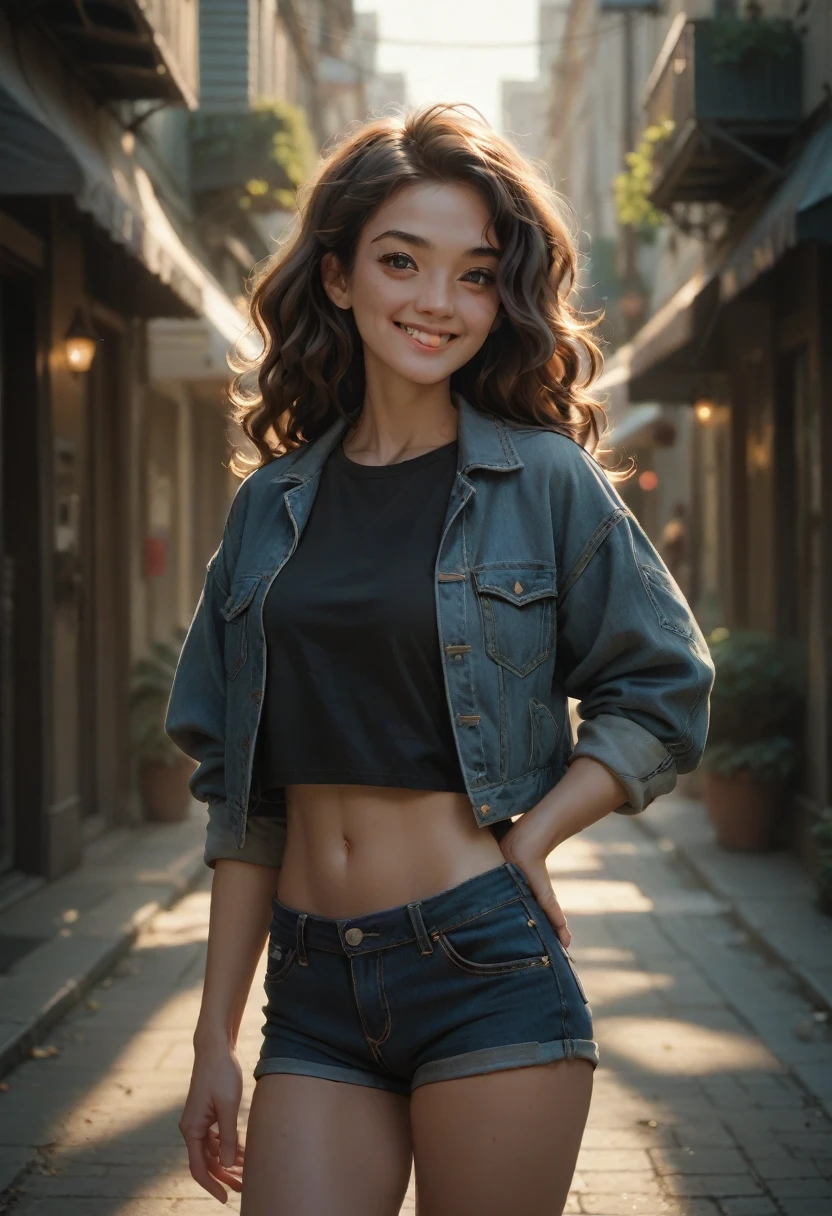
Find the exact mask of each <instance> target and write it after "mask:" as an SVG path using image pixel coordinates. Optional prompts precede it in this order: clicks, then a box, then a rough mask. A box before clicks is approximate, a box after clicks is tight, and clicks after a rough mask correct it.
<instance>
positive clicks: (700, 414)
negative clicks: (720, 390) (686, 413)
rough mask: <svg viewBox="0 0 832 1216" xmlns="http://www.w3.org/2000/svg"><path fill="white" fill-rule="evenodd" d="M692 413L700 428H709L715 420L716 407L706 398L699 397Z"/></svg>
mask: <svg viewBox="0 0 832 1216" xmlns="http://www.w3.org/2000/svg"><path fill="white" fill-rule="evenodd" d="M693 413H694V416H695V418H696V421H697V422H699V423H701V424H702V426H710V425H711V423H712V422H714V421H715V419H716V406H715V405H714V403H713V401H710V400H709V399H708V398H707V397H700V398H699V400H698V401H697V402H696V404H695V405H694V407H693Z"/></svg>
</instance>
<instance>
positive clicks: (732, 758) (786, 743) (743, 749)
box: [705, 735, 797, 783]
mask: <svg viewBox="0 0 832 1216" xmlns="http://www.w3.org/2000/svg"><path fill="white" fill-rule="evenodd" d="M796 763H797V747H796V745H795V742H794V740H793V739H787V738H786V737H785V736H784V735H774V736H773V737H772V738H769V739H758V740H757V741H756V742H754V743H715V744H713V746H709V747H708V750H707V755H706V757H705V767H706V768H707V769H708V770H709V772H712V773H718V774H719V775H720V777H736V776H738V775H739V774H741V773H748V775H749V776H750V777H752V778H753V779H754V780H755V781H763V782H767V783H768V782H775V781H786V780H787V779H788V778H789V777H790V776H791V775H792V773H793V772H794V769H795V765H796Z"/></svg>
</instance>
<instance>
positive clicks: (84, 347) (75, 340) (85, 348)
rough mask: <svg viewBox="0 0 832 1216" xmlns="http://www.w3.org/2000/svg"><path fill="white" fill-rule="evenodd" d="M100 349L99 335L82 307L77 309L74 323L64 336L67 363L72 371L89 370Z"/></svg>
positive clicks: (73, 319)
mask: <svg viewBox="0 0 832 1216" xmlns="http://www.w3.org/2000/svg"><path fill="white" fill-rule="evenodd" d="M97 349H98V336H97V335H96V334H95V333H94V331H93V329H92V327H91V326H90V323H89V321H87V319H86V317H85V316H84V313H83V311H82V309H80V308H76V309H75V316H74V317H73V318H72V324H71V325H70V327H69V329H68V330H67V331H66V337H65V338H64V352H65V354H66V363H67V367H68V368H69V369H70V371H73V372H88V371H89V370H90V368H91V367H92V361H93V359H94V358H95V353H96V350H97Z"/></svg>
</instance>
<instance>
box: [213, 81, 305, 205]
mask: <svg viewBox="0 0 832 1216" xmlns="http://www.w3.org/2000/svg"><path fill="white" fill-rule="evenodd" d="M192 123H193V127H192V132H193V144H192V147H193V165H192V168H193V183H194V190H195V191H196V192H197V193H198V194H206V195H207V194H210V195H214V196H217V195H219V196H225V198H226V200H227V201H229V202H230V203H231V204H232V205H233V206H235V207H237V208H239V209H240V210H241V211H247V212H250V213H262V212H267V211H274V210H276V209H278V208H282V209H289V208H291V207H292V206H293V204H294V197H295V190H296V189H297V187H298V186H299V185H300V184H301V183H302V182H303V181H304V179H305V178H306V177H307V176H308V174H309V172H310V170H311V168H312V165H313V163H314V158H315V150H314V145H313V142H312V136H311V134H310V131H309V127H308V125H307V122H306V117H305V114H304V111H303V110H302V109H301V108H300V107H299V106H292V105H289V103H288V102H285V101H269V102H264V103H261V104H259V105H257V106H255V107H254V108H253V109H252V110H249V111H247V112H245V113H243V114H200V113H197V114H196V115H194V117H193V119H192Z"/></svg>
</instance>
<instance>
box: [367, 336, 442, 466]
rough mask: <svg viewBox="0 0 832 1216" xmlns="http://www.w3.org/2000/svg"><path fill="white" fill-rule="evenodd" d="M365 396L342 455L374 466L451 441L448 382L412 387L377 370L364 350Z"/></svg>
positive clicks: (383, 369)
mask: <svg viewBox="0 0 832 1216" xmlns="http://www.w3.org/2000/svg"><path fill="white" fill-rule="evenodd" d="M365 368H366V390H365V393H364V402H363V405H362V408H361V413H360V415H359V418H358V421H357V422H356V424H355V426H354V427H353V428H352V430H351V431H349V432H348V433H347V436H346V437H345V444H344V446H345V449H347V450H348V451H349V452H351V453H355V454H357V453H364V454H366V455H371V456H373V457H374V458H375V460H377V461H378V463H380V464H388V463H390V462H392V461H397V460H403V459H405V458H406V457H407V456H417V455H419V454H420V453H421V452H428V451H430V450H431V449H432V448H437V447H441V446H442V445H443V444H445V443H450V442H451V441H452V440H454V439H456V437H457V421H458V413H457V409H456V407H455V406H454V404H453V401H452V400H451V387H450V380H443V381H441V382H440V383H439V384H413V383H412V382H411V381H408V380H403V379H402V378H401V377H400V376H397V375H396V374H395V373H394V372H392V371H391V369H390V368H389V367H386V366H384V365H382V364H378V363H377V362H376V361H375V360H374V359H373V358H372V355H371V354H370V353H369V352H368V351H366V349H365Z"/></svg>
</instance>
